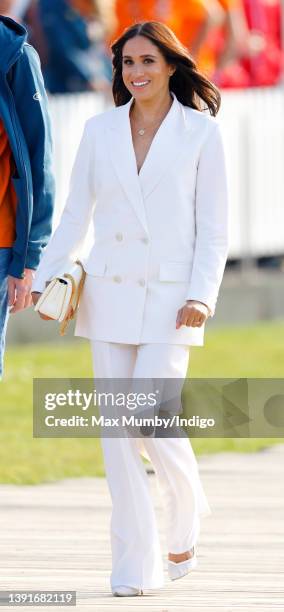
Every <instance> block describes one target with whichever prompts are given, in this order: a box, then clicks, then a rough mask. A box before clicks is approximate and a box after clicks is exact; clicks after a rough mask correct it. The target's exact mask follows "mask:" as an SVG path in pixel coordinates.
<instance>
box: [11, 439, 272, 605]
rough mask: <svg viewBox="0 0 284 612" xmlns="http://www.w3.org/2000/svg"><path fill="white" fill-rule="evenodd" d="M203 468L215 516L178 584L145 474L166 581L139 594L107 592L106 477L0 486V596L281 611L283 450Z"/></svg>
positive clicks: (220, 457) (226, 457) (223, 459)
mask: <svg viewBox="0 0 284 612" xmlns="http://www.w3.org/2000/svg"><path fill="white" fill-rule="evenodd" d="M199 466H200V473H201V477H202V481H203V484H204V488H205V491H206V493H207V495H208V498H209V502H210V505H211V508H212V511H213V514H212V515H211V516H210V517H207V518H205V519H203V521H202V528H201V536H200V539H199V546H198V549H197V552H198V558H199V565H198V569H196V570H195V571H194V572H193V573H191V574H190V575H188V576H186V577H185V578H183V579H181V580H177V581H175V582H171V581H170V580H169V579H168V578H167V574H166V564H167V550H166V548H165V538H164V533H163V514H162V507H161V505H160V499H159V497H158V492H157V488H156V476H154V475H149V479H150V483H151V489H152V493H153V499H154V504H155V509H156V512H157V516H158V521H159V528H160V535H161V543H162V549H163V554H164V563H165V578H166V581H165V587H164V588H163V589H162V590H158V591H148V592H145V594H144V595H143V596H142V597H136V598H117V597H113V596H112V594H111V591H110V585H109V574H110V569H111V557H110V545H109V520H110V507H111V506H110V497H109V493H108V489H107V485H106V481H105V479H103V478H102V479H100V478H94V479H89V478H88V479H78V480H76V479H72V480H65V481H62V482H57V483H53V484H44V485H40V486H35V487H32V486H25V487H18V486H12V485H0V499H1V502H0V549H1V554H0V591H3V590H8V589H19V590H20V589H22V590H26V589H30V590H56V589H58V590H68V589H72V590H76V591H77V607H76V608H69V609H71V610H72V609H75V610H77V611H78V612H91V611H93V610H95V611H98V612H100V611H102V612H107V611H109V610H113V611H117V610H125V611H126V612H130V611H134V609H135V610H140V611H145V612H146V611H147V612H151V611H153V612H181V611H182V612H185V611H190V612H195V611H196V612H209V611H210V612H212V611H213V612H214V611H216V612H223V611H226V612H234V611H235V610H237V611H238V612H250V611H252V610H255V611H256V610H258V611H265V612H273V611H276V610H278V611H279V610H284V477H283V466H284V445H279V446H275V447H272V448H270V449H267V450H265V451H263V452H260V453H255V454H234V453H228V454H227V453H221V454H217V455H207V456H203V457H201V458H200V459H199ZM12 609H15V608H14V607H13V608H12V607H6V606H5V607H3V606H0V612H1V611H2V610H12ZM20 609H21V610H22V611H25V610H31V608H30V607H26V606H25V607H21V608H20ZM33 609H34V608H33ZM39 609H43V608H39ZM44 609H48V610H50V611H52V610H54V611H55V610H58V609H61V610H63V609H65V610H66V609H68V607H65V608H63V607H60V608H58V607H54V606H52V607H48V608H47V607H46V608H44Z"/></svg>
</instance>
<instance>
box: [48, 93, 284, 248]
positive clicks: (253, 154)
mask: <svg viewBox="0 0 284 612" xmlns="http://www.w3.org/2000/svg"><path fill="white" fill-rule="evenodd" d="M50 107H51V116H52V124H53V134H54V167H55V174H56V184H57V199H56V214H55V224H56V223H57V221H58V218H59V215H60V212H61V211H62V208H63V206H64V203H65V200H66V195H67V191H68V183H69V177H70V172H71V167H72V163H73V160H74V156H75V152H76V149H77V147H78V144H79V140H80V137H81V134H82V129H83V126H84V123H85V121H86V120H87V119H88V118H89V117H91V116H92V115H94V114H97V113H99V112H102V111H103V110H104V109H105V108H106V103H105V101H104V100H103V99H102V98H101V97H100V96H98V95H94V94H88V93H87V94H77V95H70V96H55V97H52V98H51V99H50ZM219 117H220V121H221V122H222V124H223V127H224V129H223V133H224V137H225V147H226V157H227V166H228V177H229V188H230V211H231V213H230V234H231V236H230V245H231V246H230V257H241V258H247V257H255V256H260V255H270V254H277V253H283V252H284V231H283V228H284V88H283V87H278V88H259V89H254V90H248V91H234V92H233V91H230V92H229V91H226V92H223V102H222V107H221V110H220V113H219ZM122 163H123V161H122Z"/></svg>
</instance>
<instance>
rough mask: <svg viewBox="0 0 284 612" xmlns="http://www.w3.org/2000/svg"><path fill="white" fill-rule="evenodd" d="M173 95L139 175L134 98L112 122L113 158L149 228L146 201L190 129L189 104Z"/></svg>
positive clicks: (125, 186) (120, 110)
mask: <svg viewBox="0 0 284 612" xmlns="http://www.w3.org/2000/svg"><path fill="white" fill-rule="evenodd" d="M171 95H172V97H173V103H172V106H171V108H170V110H169V112H168V114H167V115H166V117H165V118H164V120H163V122H162V123H161V125H160V127H159V129H158V131H157V132H156V134H155V136H154V138H153V141H152V143H151V146H150V149H149V151H148V153H147V156H146V158H145V160H144V163H143V166H142V168H141V170H140V173H139V174H138V171H137V164H136V158H135V152H134V147H133V141H132V134H131V126H130V119H129V112H130V107H131V104H132V102H133V98H131V100H129V102H127V103H126V104H124V105H123V106H120V107H117V108H116V109H115V112H114V114H113V120H112V121H111V122H110V123H109V126H108V127H109V128H110V129H109V130H108V147H109V153H110V156H111V160H112V163H113V166H114V168H115V171H116V173H117V176H118V178H119V180H120V183H121V185H122V187H123V189H124V191H125V194H126V196H127V198H128V199H129V201H130V202H131V204H132V206H133V207H134V210H135V212H136V214H137V216H138V218H139V220H140V222H141V223H142V225H143V227H144V229H145V231H146V232H147V231H148V228H147V220H146V214H145V205H144V200H145V199H146V198H147V197H148V196H149V195H150V193H151V192H152V191H153V189H155V187H156V186H157V185H158V183H159V182H160V181H161V180H162V178H163V176H164V175H165V174H166V173H167V170H168V169H169V168H170V167H171V166H172V164H173V163H174V162H175V160H176V158H177V156H178V155H179V153H180V152H181V150H182V145H183V139H185V138H186V137H187V134H188V131H189V130H190V127H191V126H190V124H189V121H188V116H187V114H186V112H185V107H184V106H183V105H182V104H181V103H180V102H179V101H178V99H177V97H176V95H175V94H174V93H173V92H171Z"/></svg>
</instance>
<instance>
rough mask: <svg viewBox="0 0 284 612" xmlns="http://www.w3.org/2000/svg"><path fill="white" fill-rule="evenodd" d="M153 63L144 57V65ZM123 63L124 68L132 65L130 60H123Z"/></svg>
mask: <svg viewBox="0 0 284 612" xmlns="http://www.w3.org/2000/svg"><path fill="white" fill-rule="evenodd" d="M153 61H154V60H152V59H151V58H150V57H146V58H145V59H144V63H145V62H146V63H149V64H152V63H153ZM123 63H124V64H125V65H126V66H129V65H130V64H133V61H132V60H130V59H126V60H123Z"/></svg>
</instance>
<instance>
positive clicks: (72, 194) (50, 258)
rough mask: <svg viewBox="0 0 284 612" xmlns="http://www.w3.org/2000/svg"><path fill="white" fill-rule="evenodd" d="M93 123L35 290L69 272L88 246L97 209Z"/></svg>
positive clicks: (86, 133) (84, 139) (82, 144)
mask: <svg viewBox="0 0 284 612" xmlns="http://www.w3.org/2000/svg"><path fill="white" fill-rule="evenodd" d="M90 121H91V120H90V119H89V120H88V121H87V122H86V124H85V128H84V131H83V135H82V138H81V142H80V145H79V148H78V151H77V154H76V158H75V162H74V165H73V168H72V172H71V179H70V185H69V194H68V197H67V201H66V205H65V208H64V210H63V213H62V215H61V218H60V222H59V225H58V226H57V228H56V230H55V232H54V234H53V236H52V237H51V239H50V241H49V243H48V245H47V247H46V249H45V251H44V253H43V256H42V258H41V261H40V264H39V267H38V269H37V271H36V274H35V278H34V281H33V285H32V291H38V292H42V291H44V289H45V283H46V281H49V280H51V278H52V277H54V276H55V275H57V274H62V273H63V272H65V271H66V269H67V268H68V267H69V266H70V264H71V263H72V262H73V261H74V260H75V259H76V258H77V257H78V255H79V253H80V251H81V249H82V247H83V245H84V241H85V237H86V234H87V230H88V228H89V225H90V220H91V216H92V213H93V210H94V207H95V193H94V184H93V183H94V181H93V173H92V166H93V164H92V158H93V155H92V150H93V143H92V140H91V134H90V131H91V130H90V124H89V122H90Z"/></svg>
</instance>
